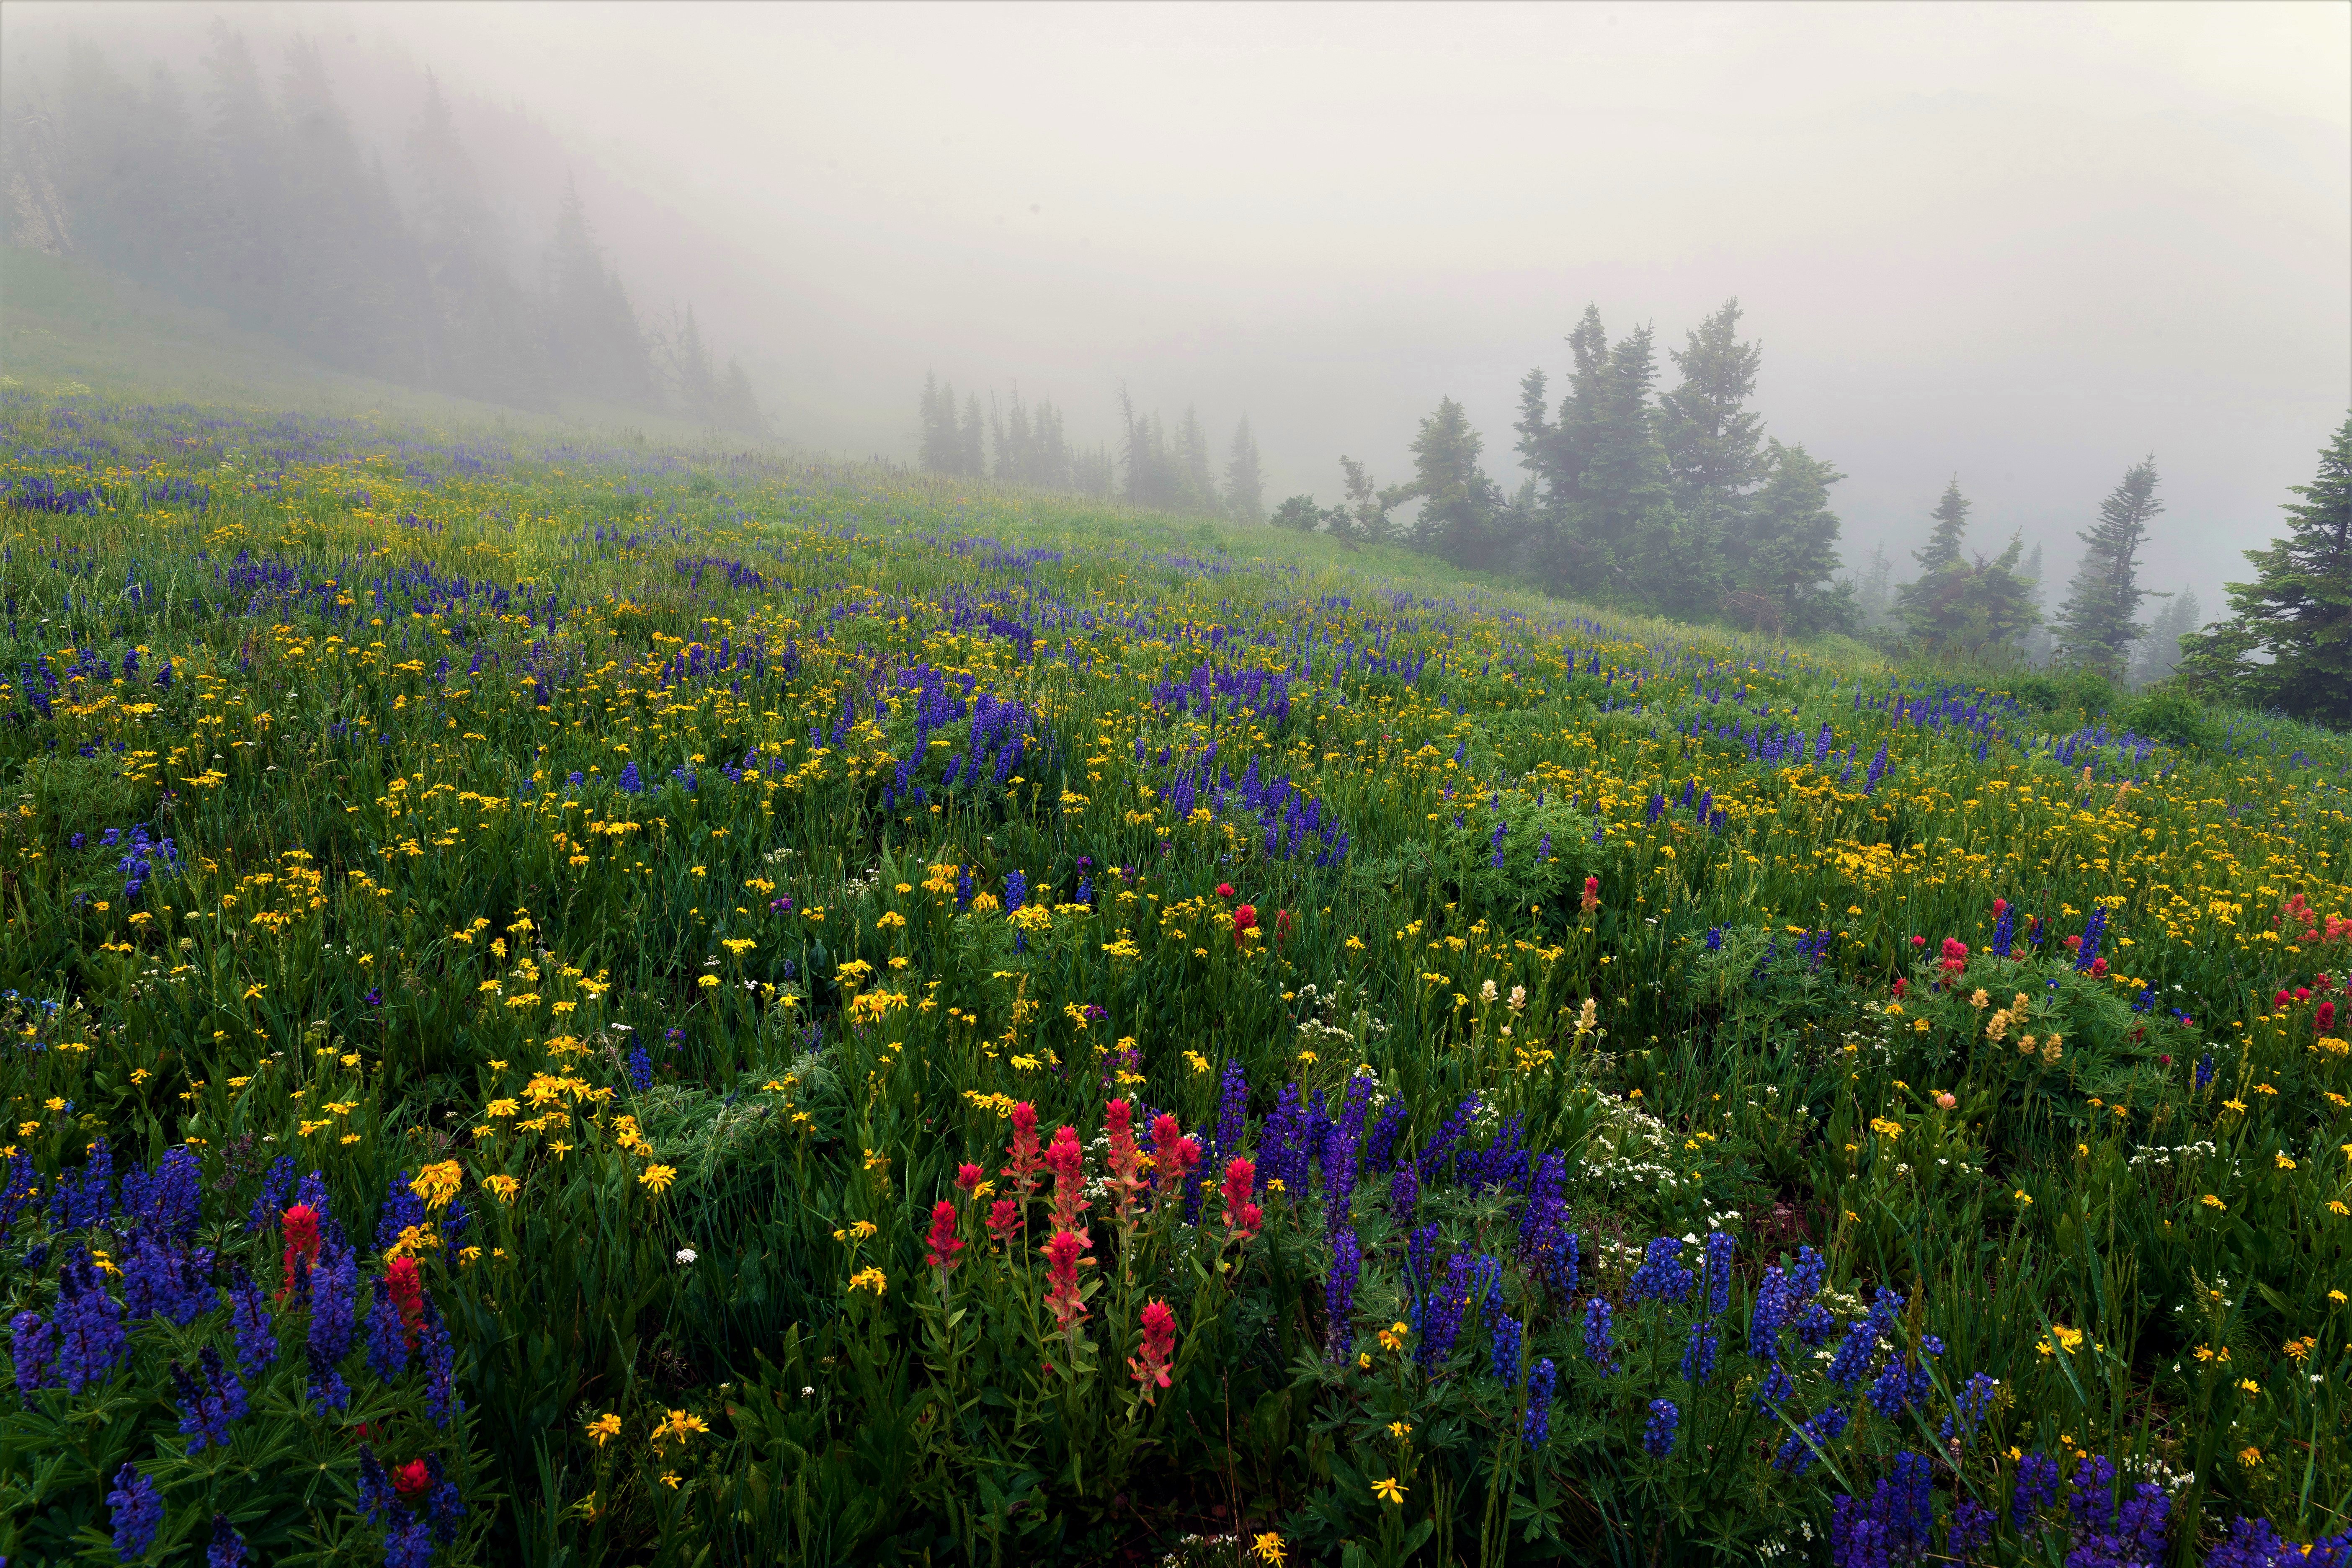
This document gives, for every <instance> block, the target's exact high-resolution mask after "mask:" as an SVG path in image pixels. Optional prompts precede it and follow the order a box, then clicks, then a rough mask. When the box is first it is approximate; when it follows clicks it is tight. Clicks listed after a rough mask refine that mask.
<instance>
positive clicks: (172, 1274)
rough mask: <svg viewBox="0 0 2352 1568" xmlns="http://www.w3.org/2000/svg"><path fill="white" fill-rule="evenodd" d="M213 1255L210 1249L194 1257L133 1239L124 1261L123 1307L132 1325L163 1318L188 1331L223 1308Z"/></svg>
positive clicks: (155, 1242) (149, 1240)
mask: <svg viewBox="0 0 2352 1568" xmlns="http://www.w3.org/2000/svg"><path fill="white" fill-rule="evenodd" d="M212 1263H213V1255H212V1250H211V1248H209V1247H205V1248H199V1249H198V1250H197V1251H196V1252H195V1253H194V1256H191V1255H190V1254H189V1252H188V1249H187V1248H185V1247H173V1246H169V1245H167V1244H165V1243H164V1242H163V1241H161V1240H158V1239H157V1238H156V1237H153V1236H152V1235H149V1234H146V1233H143V1232H142V1233H141V1234H139V1235H135V1236H133V1237H131V1246H130V1248H129V1250H128V1251H127V1252H125V1253H124V1255H123V1259H122V1305H123V1310H124V1313H125V1315H127V1316H128V1317H129V1318H130V1320H131V1321H132V1322H137V1321H140V1320H141V1319H142V1318H149V1317H156V1318H163V1319H166V1320H168V1321H171V1322H173V1323H176V1324H178V1325H179V1326H180V1327H182V1328H186V1327H187V1326H188V1325H189V1324H190V1323H193V1322H194V1321H196V1320H197V1319H198V1318H200V1317H203V1316H204V1315H205V1313H206V1312H209V1311H211V1310H213V1309H214V1308H215V1307H216V1306H218V1305H219V1304H220V1300H219V1296H218V1294H217V1292H215V1290H214V1289H213V1285H212Z"/></svg>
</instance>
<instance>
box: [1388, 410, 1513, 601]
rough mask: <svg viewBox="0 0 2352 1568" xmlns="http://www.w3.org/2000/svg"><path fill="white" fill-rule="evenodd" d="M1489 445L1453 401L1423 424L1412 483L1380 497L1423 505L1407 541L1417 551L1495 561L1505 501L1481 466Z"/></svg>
mask: <svg viewBox="0 0 2352 1568" xmlns="http://www.w3.org/2000/svg"><path fill="white" fill-rule="evenodd" d="M1484 446H1485V443H1484V442H1483V441H1481V440H1480V438H1479V436H1478V433H1477V432H1476V431H1475V430H1473V429H1472V428H1470V416H1469V415H1468V414H1467V413H1465V411H1464V409H1463V407H1462V405H1460V404H1458V403H1456V402H1454V399H1452V398H1451V397H1445V398H1441V399H1439V400H1438V405H1437V412H1435V413H1434V414H1432V415H1430V416H1428V417H1427V418H1425V419H1423V421H1422V422H1421V433H1420V434H1419V435H1418V436H1416V437H1413V443H1412V464H1413V477H1412V481H1411V482H1410V483H1408V484H1404V485H1400V486H1395V487H1393V488H1391V489H1388V490H1385V491H1383V492H1382V493H1381V503H1382V505H1383V507H1384V508H1386V507H1396V506H1401V505H1402V504H1403V503H1404V502H1406V501H1409V500H1418V501H1419V502H1421V513H1420V515H1419V516H1418V517H1417V518H1416V519H1414V521H1413V525H1412V533H1411V535H1410V536H1409V538H1408V539H1407V541H1406V542H1407V543H1409V544H1411V545H1412V548H1414V549H1415V550H1420V551H1425V552H1430V553H1433V554H1442V555H1444V557H1445V558H1446V559H1447V560H1449V561H1452V562H1454V563H1455V564H1456V565H1462V566H1473V567H1484V566H1488V565H1492V564H1493V563H1494V561H1493V557H1494V555H1495V549H1494V544H1495V541H1494V540H1493V539H1492V538H1491V537H1490V527H1489V525H1490V523H1491V522H1492V521H1493V518H1494V514H1495V510H1496V507H1497V506H1499V505H1500V504H1501V502H1502V499H1503V498H1502V495H1501V493H1500V492H1499V491H1498V490H1496V488H1495V482H1494V481H1493V480H1492V479H1488V478H1487V477H1486V470H1485V469H1483V468H1480V467H1479V466H1478V454H1479V452H1480V451H1481V450H1482V449H1483V447H1484Z"/></svg>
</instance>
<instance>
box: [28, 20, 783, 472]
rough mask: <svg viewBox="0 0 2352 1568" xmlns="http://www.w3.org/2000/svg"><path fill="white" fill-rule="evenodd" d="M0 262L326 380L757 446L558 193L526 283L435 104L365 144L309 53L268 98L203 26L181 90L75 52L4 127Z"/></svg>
mask: <svg viewBox="0 0 2352 1568" xmlns="http://www.w3.org/2000/svg"><path fill="white" fill-rule="evenodd" d="M0 177H5V189H6V199H5V201H0V239H5V243H7V244H9V245H11V246H17V247H28V248H32V249H37V250H42V251H47V252H48V253H50V254H54V255H66V256H74V257H79V258H85V259H87V260H89V261H91V262H94V263H96V264H98V265H99V266H100V267H103V268H108V269H110V270H111V271H114V272H117V273H119V274H121V275H123V276H125V277H128V278H131V279H136V280H138V281H139V282H142V283H143V284H146V285H148V286H150V287H152V288H154V289H158V290H160V291H162V292H163V293H165V294H168V295H170V296H173V297H174V298H177V299H180V300H185V301H187V302H189V303H191V304H196V305H203V306H208V307H211V308H213V309H216V310H220V311H222V312H223V313H224V314H226V316H227V317H228V318H229V320H230V321H234V322H236V324H238V325H239V326H242V327H245V328H247V329H250V330H252V331H259V332H263V333H267V334H268V335H269V336H271V337H274V338H277V339H279V340H280V341H282V342H286V343H288V344H289V345H291V346H293V347H294V348H296V349H299V351H301V352H302V353H305V354H308V355H310V357H312V358H314V359H316V360H318V361H320V363H325V364H329V365H331V366H334V367H335V368H337V369H341V370H345V371H350V372H353V373H356V374H363V375H372V376H377V377H381V378H383V379H384V380H387V381H394V382H399V383H403V384H408V385H412V386H422V387H430V388H433V389H436V390H438V391H443V392H448V393H454V394H457V395H462V396H467V397H477V398H481V399H483V400H485V401H488V402H494V403H503V404H508V405H514V406H517V407H523V408H542V409H543V408H551V407H552V406H554V405H555V403H556V401H557V398H558V396H559V395H574V396H585V397H589V398H593V399H596V400H599V401H603V402H606V403H611V404H615V405H624V406H626V407H631V408H639V409H645V410H647V411H653V412H663V413H670V414H676V415H679V416H684V417H687V418H689V419H693V420H697V421H698V422H700V423H703V424H706V425H710V426H718V427H720V428H723V429H728V430H733V431H739V432H743V433H747V434H757V433H762V432H764V430H765V428H766V426H767V421H766V419H765V418H764V416H762V415H761V410H760V406H759V403H758V400H757V399H756V398H755V397H754V396H753V395H752V391H751V381H750V378H749V377H748V376H747V375H746V374H744V372H743V368H742V366H741V365H740V363H737V362H736V361H734V360H733V359H731V358H730V359H726V360H724V361H723V362H722V361H721V359H720V357H719V355H718V354H717V353H714V352H713V350H712V349H711V347H710V345H709V343H707V342H705V341H704V339H703V336H702V333H701V331H700V328H699V327H698V323H697V322H696V320H695V316H694V311H693V310H692V308H691V307H690V306H689V307H688V308H687V309H685V310H682V311H672V312H670V313H668V314H667V316H665V317H661V318H656V319H647V318H646V317H643V316H641V315H640V313H639V311H638V310H637V308H636V306H635V304H634V303H633V302H632V300H630V297H629V292H628V289H627V288H626V286H625V284H624V283H623V281H622V279H621V278H620V277H619V275H618V273H617V272H616V271H614V268H612V267H611V266H610V265H609V264H608V263H607V261H606V259H605V257H604V251H603V250H602V248H601V247H599V246H598V244H597V242H596V237H595V232H594V229H593V226H592V225H591V223H590V221H589V215H588V213H587V211H586V209H585V207H584V206H583V204H582V202H581V200H580V197H579V194H578V192H577V190H576V189H571V188H567V189H566V190H565V192H564V193H563V196H562V201H561V203H560V205H559V206H558V208H557V214H556V218H555V222H554V226H553V228H552V230H551V232H550V233H549V234H548V235H547V236H546V237H545V242H544V246H543V248H542V249H541V255H540V263H539V267H538V268H537V273H536V275H535V276H517V275H516V269H515V268H513V267H511V266H510V265H509V257H510V256H512V255H513V254H515V251H514V248H513V247H512V246H511V245H510V243H509V240H510V237H509V236H506V235H503V234H501V233H499V230H498V226H497V224H496V223H495V220H494V219H493V217H492V216H491V209H490V205H489V203H488V201H487V200H486V198H485V195H484V193H483V190H482V187H481V183H480V181H479V179H478V175H477V172H476V168H475V164H474V161H473V159H472V158H471V157H470V156H469V155H468V153H467V148H466V146H465V144H464V142H463V141H462V140H461V138H460V137H459V135H458V133H457V126H456V123H455V121H454V120H453V119H452V116H451V113H450V108H449V104H448V103H447V101H446V100H445V99H444V98H443V96H442V93H441V90H440V88H439V85H438V83H437V82H431V81H428V84H427V89H426V91H425V95H424V98H423V100H422V101H421V102H419V103H418V104H417V106H416V112H415V120H414V122H413V124H412V125H411V127H410V130H409V132H408V135H407V138H406V142H405V145H404V146H402V147H400V148H398V149H395V150H394V156H393V158H392V160H391V162H390V163H387V161H386V158H385V155H384V153H383V152H382V151H380V150H377V149H373V148H369V147H366V146H363V145H362V143H361V141H360V138H359V137H358V136H357V134H356V133H355V132H354V131H353V128H352V121H351V120H350V118H349V116H347V115H346V114H345V112H344V110H343V109H342V107H341V104H340V103H339V101H338V100H337V97H336V93H335V89H334V85H333V83H332V82H331V80H330V79H329V78H328V74H327V70H326V67H325V65H324V63H323V61H322V59H321V58H320V53H319V50H318V49H317V47H315V45H313V44H312V43H310V41H308V40H306V39H304V38H301V37H296V38H295V39H294V41H293V42H292V43H291V45H290V46H289V48H288V49H287V52H286V58H285V59H284V61H283V63H282V67H281V68H280V69H279V71H278V75H277V77H276V79H275V80H274V82H273V81H272V80H271V79H268V77H267V76H266V74H265V72H264V69H263V67H262V64H261V62H260V61H259V60H257V58H255V56H254V53H253V51H252V49H251V48H250V47H248V45H247V42H246V39H245V37H244V36H243V35H242V34H241V33H239V32H237V31H236V30H234V29H232V28H230V27H229V26H226V24H223V23H215V25H214V26H213V31H212V35H211V47H210V48H209V49H208V50H207V51H206V53H205V56H204V58H203V60H202V62H201V64H200V66H199V68H198V71H197V80H196V82H195V83H194V87H193V89H191V87H190V85H189V84H187V83H185V82H184V81H183V80H182V79H181V78H180V77H179V76H178V75H176V74H175V73H173V71H171V70H170V69H168V68H163V67H158V68H155V69H154V71H153V72H152V75H151V76H150V77H149V79H147V80H146V81H145V82H144V83H143V84H142V83H138V82H134V81H132V80H131V79H129V78H127V77H126V76H124V75H123V74H122V73H121V71H119V70H117V69H116V68H114V66H113V65H112V64H111V63H110V61H109V60H108V59H107V58H106V57H105V56H104V55H102V54H101V53H100V51H99V50H98V49H97V48H96V47H93V46H91V45H89V44H88V43H85V42H77V43H75V44H73V45H71V46H70V47H69V48H68V53H67V57H66V60H65V65H64V70H63V72H62V73H61V79H60V80H59V81H58V87H57V89H56V90H55V91H54V92H51V93H48V94H46V95H42V96H40V97H39V98H38V99H37V100H35V101H30V102H12V103H11V105H10V106H9V111H8V114H7V116H6V119H5V126H0Z"/></svg>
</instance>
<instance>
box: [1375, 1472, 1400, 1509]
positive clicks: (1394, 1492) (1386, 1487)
mask: <svg viewBox="0 0 2352 1568" xmlns="http://www.w3.org/2000/svg"><path fill="white" fill-rule="evenodd" d="M1372 1495H1373V1496H1374V1497H1376V1498H1378V1499H1380V1500H1381V1501H1382V1502H1394V1503H1401V1502H1402V1501H1404V1486H1403V1484H1402V1482H1400V1481H1399V1480H1398V1479H1396V1478H1395V1477H1394V1476H1390V1477H1388V1478H1386V1479H1382V1480H1377V1481H1374V1482H1373V1483H1372Z"/></svg>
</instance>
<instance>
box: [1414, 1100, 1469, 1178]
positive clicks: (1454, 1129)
mask: <svg viewBox="0 0 2352 1568" xmlns="http://www.w3.org/2000/svg"><path fill="white" fill-rule="evenodd" d="M1485 1103H1486V1102H1485V1101H1484V1100H1480V1099H1479V1098H1478V1097H1477V1096H1476V1095H1475V1094H1474V1095H1471V1096H1469V1097H1468V1098H1466V1099H1465V1100H1463V1101H1462V1103H1461V1104H1460V1105H1457V1106H1455V1107H1454V1113H1453V1114H1452V1115H1451V1116H1448V1117H1447V1118H1446V1119H1445V1120H1444V1121H1442V1122H1440V1123H1439V1124H1438V1128H1437V1131H1434V1132H1433V1133H1431V1134H1430V1136H1429V1142H1427V1143H1426V1144H1425V1145H1423V1148H1422V1151H1421V1154H1420V1156H1419V1158H1418V1159H1417V1160H1415V1162H1414V1163H1416V1164H1418V1165H1419V1166H1420V1167H1421V1174H1422V1179H1423V1180H1424V1181H1426V1180H1428V1179H1430V1178H1431V1177H1433V1176H1437V1175H1440V1174H1442V1173H1444V1172H1445V1171H1446V1170H1447V1169H1449V1168H1450V1166H1451V1165H1452V1163H1453V1158H1454V1145H1455V1144H1456V1143H1458V1142H1461V1141H1462V1134H1463V1133H1465V1132H1466V1131H1469V1130H1470V1123H1471V1121H1472V1120H1473V1119H1474V1118H1475V1117H1476V1116H1477V1114H1478V1111H1479V1109H1480V1108H1481V1107H1482V1106H1483V1105H1484V1104H1485Z"/></svg>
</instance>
